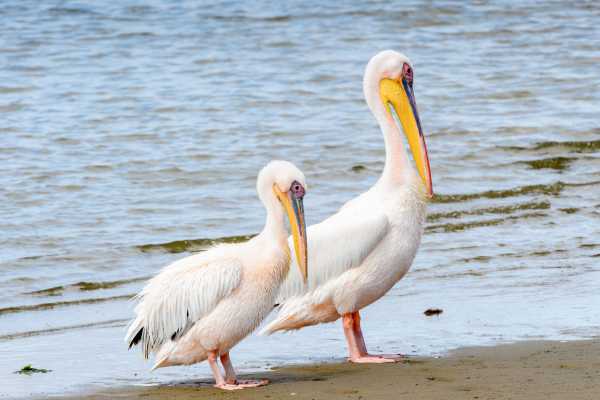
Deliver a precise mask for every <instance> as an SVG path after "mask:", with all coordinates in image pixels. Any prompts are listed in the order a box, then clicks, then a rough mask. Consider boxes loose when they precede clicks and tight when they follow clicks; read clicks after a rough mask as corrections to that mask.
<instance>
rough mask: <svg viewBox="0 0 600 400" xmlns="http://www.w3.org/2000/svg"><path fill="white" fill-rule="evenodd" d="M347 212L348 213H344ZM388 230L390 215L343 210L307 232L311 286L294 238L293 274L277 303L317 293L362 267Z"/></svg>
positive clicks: (312, 226) (310, 227)
mask: <svg viewBox="0 0 600 400" xmlns="http://www.w3.org/2000/svg"><path fill="white" fill-rule="evenodd" d="M344 211H346V212H344ZM388 229H389V221H388V218H387V215H385V214H384V213H380V212H371V213H368V214H366V215H365V214H364V213H360V214H359V213H355V212H350V210H348V209H347V210H344V209H343V210H342V211H340V212H339V213H338V214H335V215H333V216H332V217H330V218H328V219H326V220H325V221H323V222H321V223H320V224H315V225H311V226H309V227H308V228H307V229H306V237H307V241H308V243H307V244H308V246H307V247H308V249H307V254H308V260H307V261H308V262H307V266H308V283H307V284H306V285H304V284H303V283H302V276H301V274H300V269H299V268H298V261H297V260H296V255H295V252H294V243H293V238H292V237H289V238H288V242H289V245H290V249H292V253H293V254H292V256H291V260H292V261H291V263H290V272H289V273H288V276H287V278H286V279H285V281H284V282H283V284H282V286H281V289H280V291H279V297H278V299H277V303H279V304H282V303H284V302H285V301H286V300H287V299H289V298H291V297H294V296H299V295H301V294H303V293H306V292H308V291H314V290H316V289H317V288H319V287H320V286H322V285H325V284H326V283H327V282H328V281H329V280H330V279H332V278H335V277H338V276H340V275H342V274H343V273H344V272H346V271H348V270H349V269H351V268H354V267H357V266H359V265H360V264H361V263H362V262H363V260H364V259H365V258H366V257H367V256H368V255H369V253H370V252H371V251H372V250H373V248H374V247H375V246H376V245H377V243H379V242H380V241H381V239H382V238H383V237H384V236H385V234H386V233H387V231H388Z"/></svg>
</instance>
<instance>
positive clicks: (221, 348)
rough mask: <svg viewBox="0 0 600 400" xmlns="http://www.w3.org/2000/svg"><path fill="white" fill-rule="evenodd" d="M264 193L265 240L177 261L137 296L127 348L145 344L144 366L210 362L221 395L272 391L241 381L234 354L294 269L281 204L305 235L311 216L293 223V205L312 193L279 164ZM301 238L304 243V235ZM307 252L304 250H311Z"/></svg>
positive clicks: (264, 179) (299, 215) (263, 181)
mask: <svg viewBox="0 0 600 400" xmlns="http://www.w3.org/2000/svg"><path fill="white" fill-rule="evenodd" d="M257 187H258V191H259V197H260V199H261V200H262V201H263V203H264V205H265V207H266V209H267V222H266V225H265V228H264V230H263V231H262V232H261V233H260V234H259V235H258V236H256V237H254V238H252V239H251V240H250V241H248V242H246V243H241V244H221V245H218V246H215V247H214V248H212V249H210V250H208V251H206V252H203V253H199V254H194V255H191V256H189V257H186V258H183V259H181V260H179V261H176V262H174V263H172V264H170V265H168V266H166V267H165V268H164V269H162V270H161V271H160V272H159V274H158V275H157V276H155V277H154V278H152V279H151V280H150V281H149V282H148V283H147V284H146V286H145V287H144V288H143V290H142V292H141V293H140V294H139V295H138V296H137V298H138V299H139V300H140V302H139V304H138V305H137V306H136V308H135V313H136V314H137V315H136V317H135V319H134V320H133V322H132V323H131V326H130V328H129V331H128V333H127V336H126V338H125V341H126V342H128V343H129V346H130V347H131V346H132V345H136V344H138V343H140V344H141V348H142V358H143V359H144V361H146V360H147V359H148V355H149V353H150V351H154V353H155V363H154V366H153V367H152V369H151V371H153V370H155V369H156V368H161V367H167V366H172V365H182V364H183V365H190V364H194V363H197V362H201V361H204V360H206V359H207V358H208V359H209V362H210V364H211V368H212V369H213V372H214V373H215V378H216V381H217V386H218V387H221V388H224V389H240V388H243V387H251V386H258V385H261V384H266V382H264V381H261V382H249V381H237V377H236V376H235V373H234V371H233V367H232V366H231V362H230V360H229V355H228V354H229V350H230V349H231V348H232V347H233V346H235V345H236V344H237V343H238V342H239V341H240V340H242V339H243V338H244V337H246V336H247V335H248V334H250V333H251V332H252V331H253V330H254V329H256V327H257V326H258V325H259V324H260V323H261V322H262V321H263V320H264V318H266V316H267V315H268V314H269V312H270V311H271V310H272V306H273V302H274V301H275V298H276V296H277V292H278V289H279V287H280V285H281V283H282V281H283V279H284V278H285V276H286V275H287V273H288V270H289V263H290V248H289V247H288V243H287V233H286V230H285V216H284V211H283V208H282V206H281V204H280V200H281V202H282V203H283V204H284V206H285V207H286V210H287V211H288V216H289V217H290V225H295V224H296V225H297V226H299V230H300V231H301V232H302V233H304V225H303V224H304V222H303V221H304V215H303V211H299V212H296V214H295V215H290V211H289V204H288V203H287V202H288V200H289V199H290V198H292V199H295V200H296V201H297V202H298V204H299V205H300V208H302V197H303V195H304V193H305V191H306V188H307V185H306V180H305V178H304V175H303V174H302V172H300V170H298V169H297V168H296V167H294V166H293V165H292V164H291V163H288V162H284V161H273V162H271V163H269V164H268V165H267V166H266V167H265V168H263V170H262V171H261V172H260V174H259V177H258V184H257ZM293 193H296V196H294V194H293ZM278 197H279V200H278ZM298 219H300V221H298ZM301 236H302V235H301ZM295 237H296V239H297V240H299V238H298V235H295ZM303 237H305V235H304V236H303ZM292 246H294V244H292ZM299 246H300V247H299V248H301V249H303V248H304V244H303V243H299ZM299 261H300V262H302V263H303V264H304V262H303V261H302V260H301V259H300V260H299ZM296 265H298V262H297V263H296ZM303 268H304V270H305V269H306V266H305V265H304V266H303ZM299 270H300V268H299ZM217 357H221V362H222V363H223V365H224V367H225V371H226V374H227V382H225V380H224V379H223V377H222V375H221V372H220V370H219V367H218V365H217V364H216V358H217Z"/></svg>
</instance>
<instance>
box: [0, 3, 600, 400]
mask: <svg viewBox="0 0 600 400" xmlns="http://www.w3.org/2000/svg"><path fill="white" fill-rule="evenodd" d="M145 3H146V4H147V5H144V6H141V5H140V4H139V3H137V2H133V1H128V0H125V1H121V2H119V3H118V4H116V3H108V2H90V1H85V2H84V1H79V2H77V1H47V2H43V3H40V2H34V1H20V2H4V3H2V4H0V20H1V22H2V23H1V24H0V38H1V39H0V54H1V57H2V63H0V65H1V67H0V113H1V114H2V124H1V126H0V128H1V136H0V137H1V139H0V199H1V200H0V214H1V215H2V223H1V224H0V359H1V360H2V362H1V363H0V383H1V385H0V387H1V389H0V391H1V392H2V393H1V394H2V395H4V396H27V395H30V394H40V393H42V392H43V393H44V394H48V393H50V394H62V393H72V392H74V391H76V390H81V388H90V387H96V386H116V385H120V384H153V383H165V382H173V381H174V382H178V381H182V380H186V379H191V378H192V377H197V376H199V377H207V376H208V377H210V376H211V373H210V369H209V367H208V365H206V364H205V363H204V364H200V365H196V366H193V367H179V368H167V369H162V370H159V371H156V372H155V373H153V374H152V375H150V376H148V375H147V374H146V372H147V371H148V369H149V366H144V365H143V363H142V362H141V360H140V357H139V352H138V349H136V350H135V351H127V350H126V347H125V343H123V342H122V340H123V337H124V334H125V332H124V326H125V325H126V323H127V321H128V320H129V318H130V317H131V316H132V307H130V303H129V298H130V297H131V296H132V295H133V294H135V293H137V292H139V290H140V288H141V287H142V285H143V282H144V281H145V280H146V279H147V278H148V277H150V276H151V275H152V274H154V273H155V272H156V271H157V269H158V268H159V267H160V266H162V265H164V264H165V263H167V262H169V261H172V260H175V259H178V258H180V257H183V256H185V255H186V254H189V252H192V251H201V250H203V249H205V248H206V247H207V246H208V245H210V244H211V243H212V242H214V241H215V240H216V241H217V242H218V241H220V240H227V241H239V240H245V239H246V238H247V237H249V236H251V235H254V234H256V233H258V232H260V230H261V229H262V226H263V224H264V218H265V212H264V210H263V208H262V205H261V204H260V202H259V201H258V198H257V194H256V190H255V179H256V175H257V172H258V171H259V169H260V168H261V167H262V166H263V165H264V164H266V163H267V162H268V161H269V160H271V159H287V160H290V161H293V162H294V163H295V164H296V165H298V166H299V167H300V168H301V169H302V170H303V171H304V172H305V174H306V176H307V179H308V182H309V194H308V196H307V198H306V202H305V207H306V217H307V220H308V222H309V223H316V222H319V221H321V220H322V219H324V218H326V217H327V216H329V215H331V214H332V213H334V212H335V211H336V210H337V209H338V208H339V207H340V206H341V205H342V204H344V203H345V202H346V201H348V200H350V199H352V198H354V197H355V196H357V195H358V194H359V193H361V192H363V191H365V190H367V189H368V188H369V187H370V186H371V185H372V184H374V183H375V182H376V181H377V179H378V177H379V176H380V174H381V171H382V168H383V161H384V154H385V153H384V146H383V140H382V135H381V132H380V130H379V128H378V126H377V124H376V121H375V119H374V117H373V116H372V115H371V114H370V112H369V110H368V109H367V107H366V105H365V103H364V100H363V95H362V85H361V80H362V75H363V72H364V67H365V65H366V63H367V62H368V60H369V59H370V57H371V56H373V55H374V54H376V53H377V52H379V51H380V50H384V49H388V48H391V49H396V50H398V51H401V52H404V53H405V54H407V55H408V56H409V57H410V58H411V60H412V61H413V63H414V66H415V93H416V99H417V104H418V106H419V111H420V116H421V121H422V124H423V127H424V132H425V135H426V139H427V148H428V150H429V157H430V163H431V170H432V176H433V185H434V190H435V193H436V197H435V198H434V200H433V203H432V204H430V206H429V210H428V213H429V218H428V222H427V228H426V233H425V235H424V238H423V242H422V245H421V250H420V252H419V254H418V256H417V259H416V260H415V262H414V264H413V267H412V269H411V270H410V272H409V273H408V275H407V276H406V277H405V278H404V279H403V280H402V281H401V282H399V283H398V284H397V285H396V286H395V287H394V289H393V290H392V291H390V292H389V293H388V294H387V295H386V296H385V297H384V298H382V299H381V300H380V301H378V302H377V303H375V304H374V305H373V306H371V307H368V308H367V309H365V310H364V312H363V313H362V314H363V325H364V330H365V334H366V338H367V345H369V346H370V347H372V348H375V349H377V348H379V349H381V350H386V351H400V352H402V353H406V354H440V353H442V352H443V351H444V350H445V349H449V348H454V347H457V346H462V345H489V344H494V343H498V342H509V341H515V340H523V339H530V338H548V339H558V338H560V339H564V340H570V339H578V338H586V337H592V336H596V335H598V334H599V333H600V312H599V311H598V310H599V307H598V303H599V302H598V300H599V296H598V294H597V288H598V286H599V284H600V272H599V268H598V263H599V260H600V258H599V257H600V239H599V235H598V234H599V233H600V228H599V222H600V200H598V199H599V195H600V159H599V152H600V124H599V122H598V117H599V110H600V92H599V89H600V82H599V78H598V70H599V69H598V67H599V65H600V45H599V42H598V40H597V38H598V37H600V32H599V30H600V28H599V27H600V23H599V22H600V7H599V6H598V4H597V3H595V2H593V1H588V2H585V1H584V2H564V1H561V2H541V1H540V2H527V4H523V3H522V2H493V3H490V2H477V1H473V2H443V1H435V2H418V1H406V2H404V3H403V4H401V5H398V4H391V3H389V2H369V3H359V2H345V1H340V2H335V4H334V5H330V6H326V5H323V4H320V3H321V2H314V3H304V4H293V5H292V4H280V3H267V2H252V4H241V3H239V4H238V3H235V2H234V3H217V2H212V3H211V2H205V3H201V4H200V3H199V2H192V1H190V2H185V1H183V2H168V1H150V2H145ZM220 238H226V239H220ZM227 238H228V239H227ZM128 307H129V308H128ZM430 307H439V308H442V309H443V310H444V312H443V314H441V315H440V316H439V317H426V316H424V315H423V311H425V310H426V309H427V308H430ZM346 353H347V349H346V344H345V340H344V337H343V332H342V329H341V324H340V323H339V322H337V323H335V324H329V325H323V326H317V327H311V328H307V329H304V330H302V331H300V332H298V333H294V334H292V335H290V334H288V335H281V334H277V335H274V336H271V337H269V338H266V339H265V338H262V339H258V338H256V337H254V336H252V337H249V338H247V339H246V340H245V341H243V342H242V343H241V344H240V345H238V346H237V347H236V348H234V350H233V351H232V359H233V362H234V365H235V366H236V367H237V369H238V371H239V372H241V373H243V372H244V371H249V370H256V369H262V368H265V369H268V368H271V367H272V366H274V365H279V364H280V363H295V362H311V361H315V360H325V359H331V358H334V359H340V358H341V357H343V356H345V355H346ZM27 364H33V366H34V367H37V368H47V369H51V370H52V372H51V373H48V374H43V375H42V374H38V375H33V376H25V375H13V374H12V372H13V371H16V370H18V369H20V368H22V367H23V366H25V365H27Z"/></svg>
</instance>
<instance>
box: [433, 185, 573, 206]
mask: <svg viewBox="0 0 600 400" xmlns="http://www.w3.org/2000/svg"><path fill="white" fill-rule="evenodd" d="M565 186H566V185H565V183H564V182H556V183H551V184H548V185H531V186H520V187H517V188H514V189H506V190H488V191H486V192H483V193H473V194H436V195H435V196H434V197H433V199H432V200H431V202H432V203H460V202H463V201H468V200H473V199H481V198H485V199H503V198H506V197H513V196H523V195H534V196H535V195H540V194H545V195H551V196H556V195H557V194H559V193H560V192H562V191H563V190H564V188H565Z"/></svg>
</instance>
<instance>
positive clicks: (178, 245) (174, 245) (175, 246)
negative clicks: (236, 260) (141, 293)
mask: <svg viewBox="0 0 600 400" xmlns="http://www.w3.org/2000/svg"><path fill="white" fill-rule="evenodd" d="M254 236H256V235H248V236H231V237H223V238H218V239H193V240H176V241H174V242H169V243H162V244H145V245H142V246H136V247H137V248H138V249H139V250H141V251H142V252H143V253H152V252H160V253H183V252H185V251H202V250H207V249H208V248H209V247H211V246H214V245H217V244H221V243H243V242H246V241H248V240H250V239H252V238H253V237H254Z"/></svg>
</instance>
